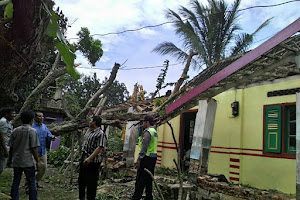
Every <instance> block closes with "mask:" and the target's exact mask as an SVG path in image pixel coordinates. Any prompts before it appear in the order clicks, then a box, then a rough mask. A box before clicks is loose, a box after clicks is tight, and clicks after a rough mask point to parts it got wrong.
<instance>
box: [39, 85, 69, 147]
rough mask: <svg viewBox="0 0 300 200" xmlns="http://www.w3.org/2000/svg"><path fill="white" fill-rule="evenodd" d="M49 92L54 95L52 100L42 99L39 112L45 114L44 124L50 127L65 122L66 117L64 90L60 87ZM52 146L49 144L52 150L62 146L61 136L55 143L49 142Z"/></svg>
mask: <svg viewBox="0 0 300 200" xmlns="http://www.w3.org/2000/svg"><path fill="white" fill-rule="evenodd" d="M48 90H52V92H54V95H53V97H52V98H47V97H45V96H42V97H41V101H40V104H39V110H38V111H41V112H43V114H44V123H45V124H46V125H49V124H51V123H55V124H59V123H61V122H63V119H64V118H65V117H66V113H65V111H64V110H63V109H62V89H61V88H59V87H49V88H48ZM49 142H51V144H50V143H49V144H47V145H48V147H49V148H50V150H54V149H57V148H58V147H59V144H60V136H58V137H57V139H56V140H54V141H49Z"/></svg>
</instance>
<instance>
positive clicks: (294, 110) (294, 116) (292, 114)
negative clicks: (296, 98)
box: [289, 106, 296, 121]
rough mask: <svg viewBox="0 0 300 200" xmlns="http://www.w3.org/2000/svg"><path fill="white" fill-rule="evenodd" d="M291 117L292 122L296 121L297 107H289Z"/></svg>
mask: <svg viewBox="0 0 300 200" xmlns="http://www.w3.org/2000/svg"><path fill="white" fill-rule="evenodd" d="M289 115H290V116H289V119H290V121H294V120H296V106H293V107H289Z"/></svg>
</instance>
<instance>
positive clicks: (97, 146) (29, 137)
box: [0, 107, 158, 200]
mask: <svg viewBox="0 0 300 200" xmlns="http://www.w3.org/2000/svg"><path fill="white" fill-rule="evenodd" d="M15 115H16V111H15V109H13V108H11V107H8V108H5V109H3V117H2V118H1V120H0V174H1V173H2V171H3V170H4V169H5V167H6V166H12V167H13V171H14V177H13V183H12V187H11V199H12V200H18V199H19V185H20V181H21V177H22V174H23V172H24V174H25V176H26V185H27V188H28V190H27V194H29V200H36V199H37V188H43V186H42V185H41V184H40V181H41V179H42V177H43V175H44V174H45V171H46V169H47V150H46V144H47V141H49V140H55V139H56V137H55V136H53V135H52V134H51V132H50V131H49V129H48V128H47V126H46V125H45V124H44V123H43V120H44V116H43V113H42V112H36V113H34V112H33V111H31V110H28V111H24V112H22V113H21V114H20V119H21V121H22V125H21V126H19V127H17V128H15V129H13V126H12V124H11V121H12V120H13V119H14V117H15ZM101 123H102V119H101V118H100V117H99V116H93V117H92V118H91V120H90V122H89V128H90V129H89V132H88V134H86V135H85V138H84V143H83V146H82V155H81V158H80V168H79V177H78V188H79V199H80V200H84V199H85V197H87V199H88V200H95V198H96V189H97V186H98V179H99V169H100V165H101V162H102V158H103V156H102V152H103V150H104V149H105V147H106V143H107V137H106V134H105V133H104V131H103V130H102V129H101ZM153 125H154V120H153V118H152V117H151V116H148V115H147V116H145V117H144V119H143V127H144V131H143V133H142V134H141V135H140V136H139V138H138V142H139V155H138V158H137V161H136V163H135V167H136V168H137V176H136V183H135V191H134V194H133V196H132V198H131V199H132V200H139V199H141V198H142V195H143V191H144V189H146V198H145V199H146V200H152V199H153V196H152V191H153V189H152V178H151V176H150V175H149V174H148V173H147V172H146V171H145V170H144V169H145V168H146V169H148V170H149V171H150V172H151V173H152V174H153V175H154V168H155V164H156V160H157V142H158V135H157V132H156V130H155V128H154V127H153Z"/></svg>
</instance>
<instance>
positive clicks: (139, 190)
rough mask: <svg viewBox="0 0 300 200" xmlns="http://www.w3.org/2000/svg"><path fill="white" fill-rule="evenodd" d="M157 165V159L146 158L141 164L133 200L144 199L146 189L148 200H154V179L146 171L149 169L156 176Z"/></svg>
mask: <svg viewBox="0 0 300 200" xmlns="http://www.w3.org/2000/svg"><path fill="white" fill-rule="evenodd" d="M155 164H156V158H151V157H148V156H145V157H144V158H143V159H142V160H141V163H140V168H139V169H138V170H137V175H136V181H135V190H134V194H133V196H132V200H140V199H141V198H142V195H143V192H144V189H145V188H146V200H152V199H153V196H152V178H151V176H150V175H149V174H148V173H147V172H146V171H145V170H144V169H145V168H146V169H148V170H149V171H150V172H151V173H152V174H153V175H154V168H155Z"/></svg>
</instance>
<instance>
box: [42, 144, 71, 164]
mask: <svg viewBox="0 0 300 200" xmlns="http://www.w3.org/2000/svg"><path fill="white" fill-rule="evenodd" d="M70 153H71V150H70V149H69V148H68V147H65V146H60V147H59V148H58V149H56V150H52V151H50V152H48V163H49V164H53V165H54V166H55V167H59V166H62V165H63V164H64V161H65V160H66V159H67V158H68V156H69V155H70Z"/></svg>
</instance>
